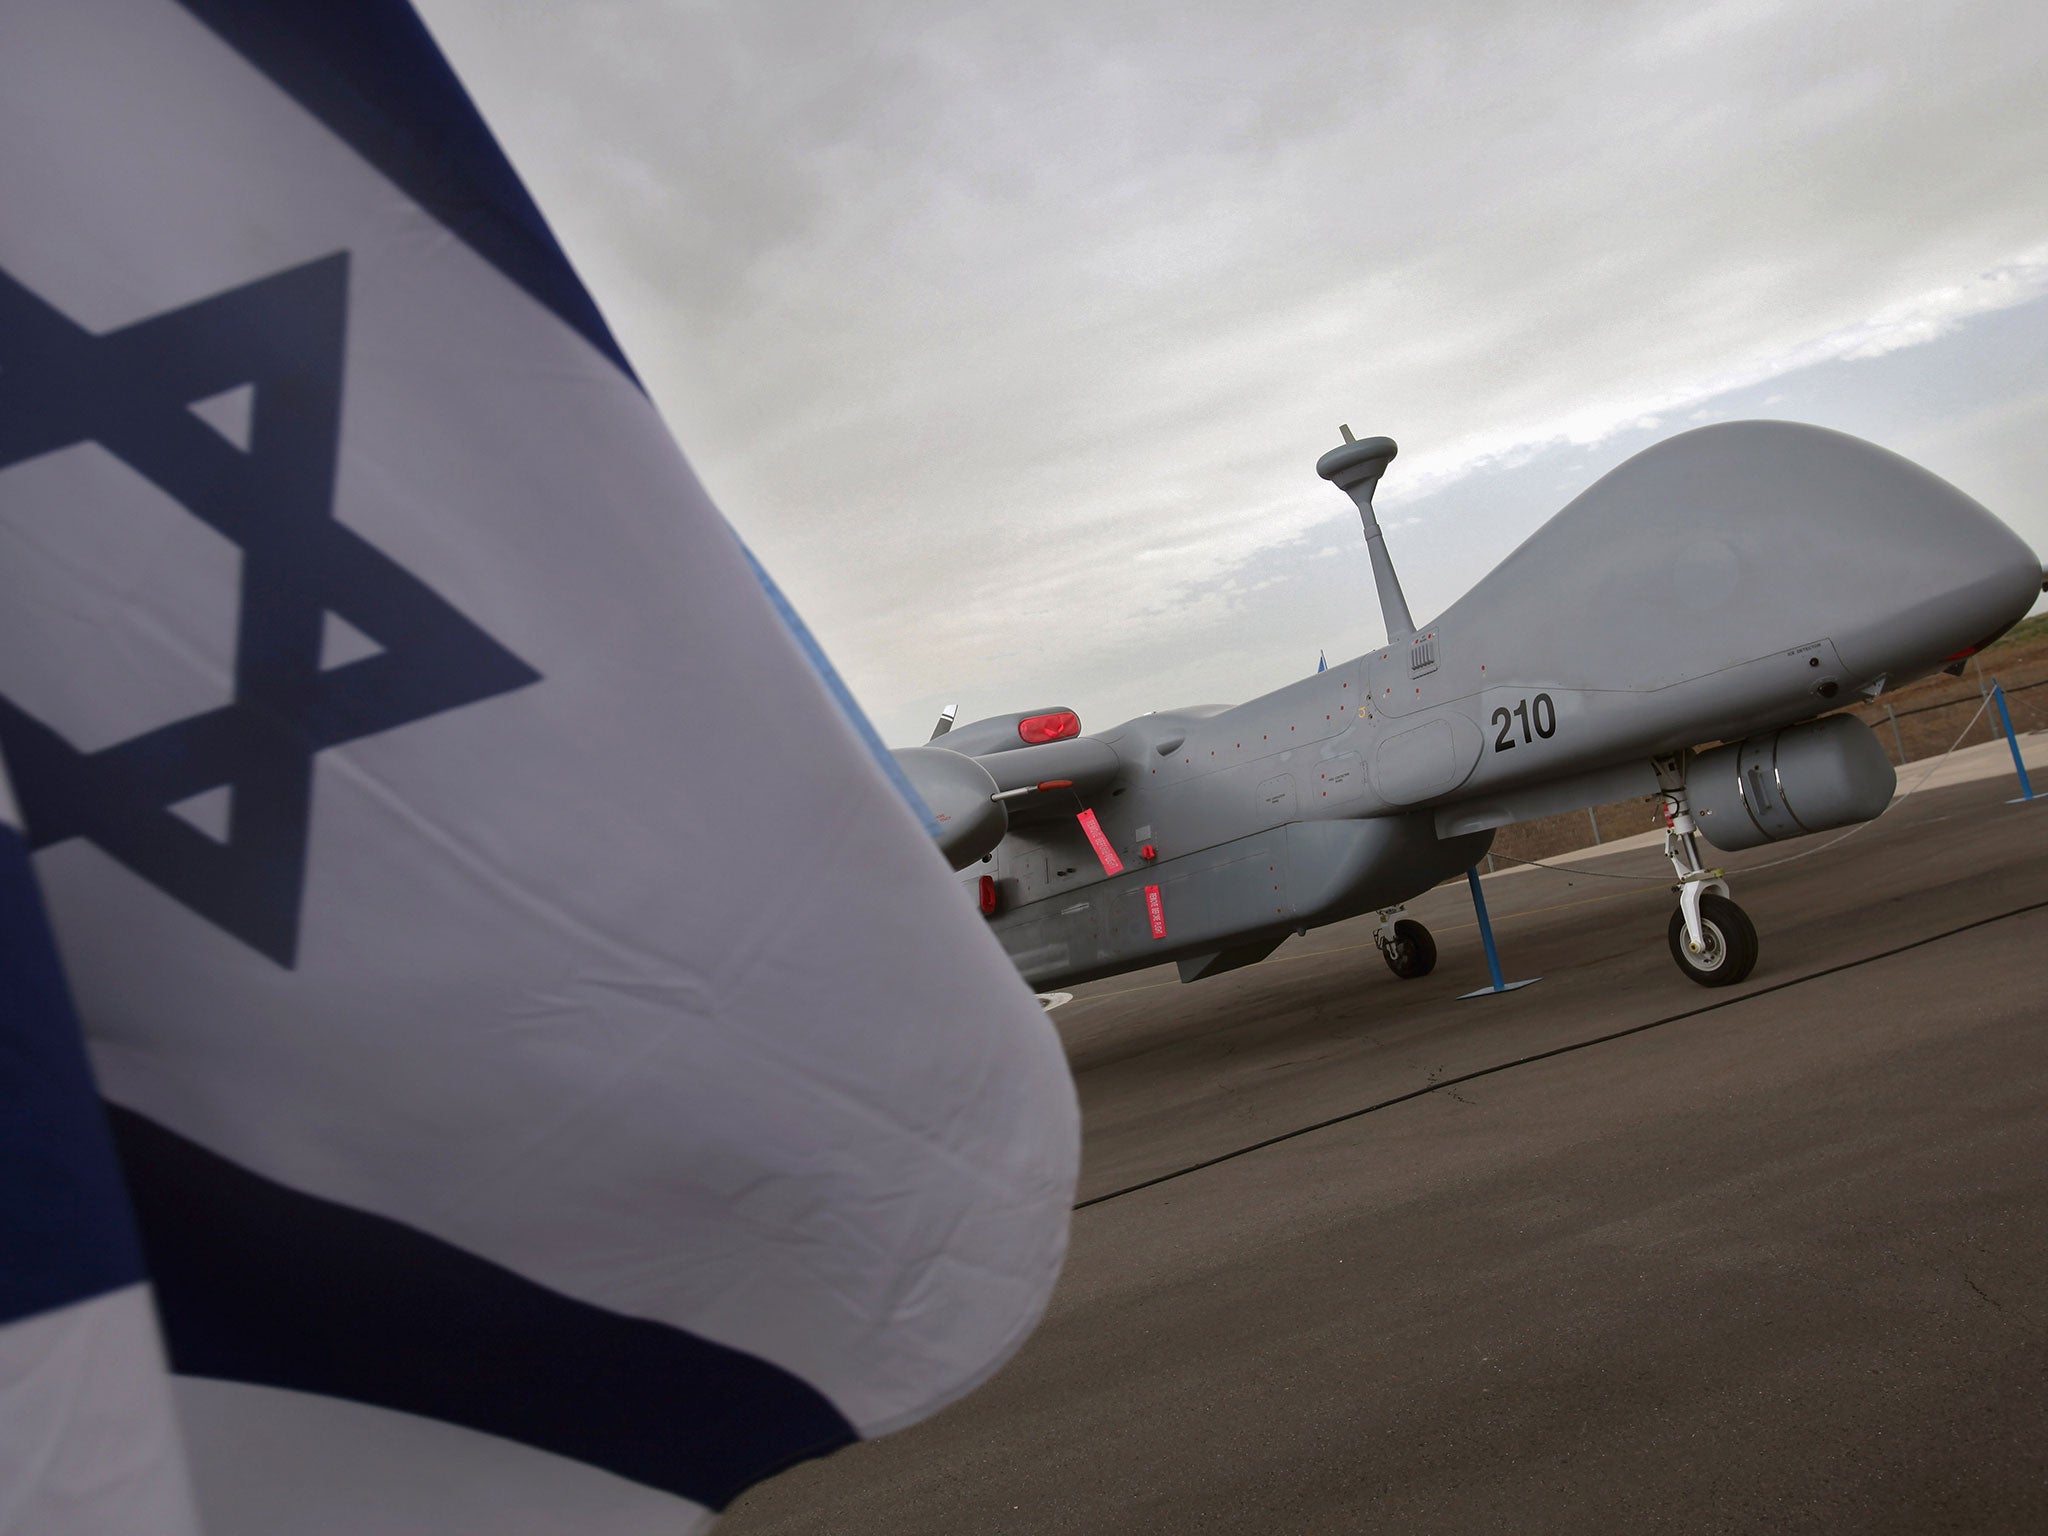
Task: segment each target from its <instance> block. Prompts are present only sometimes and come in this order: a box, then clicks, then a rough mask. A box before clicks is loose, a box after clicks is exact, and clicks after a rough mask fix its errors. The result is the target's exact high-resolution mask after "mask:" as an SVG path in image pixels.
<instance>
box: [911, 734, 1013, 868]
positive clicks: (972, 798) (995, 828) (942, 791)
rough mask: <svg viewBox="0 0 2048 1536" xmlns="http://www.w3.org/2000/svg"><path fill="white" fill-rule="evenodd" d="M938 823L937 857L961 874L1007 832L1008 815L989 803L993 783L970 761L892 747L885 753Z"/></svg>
mask: <svg viewBox="0 0 2048 1536" xmlns="http://www.w3.org/2000/svg"><path fill="white" fill-rule="evenodd" d="M889 755H890V756H891V757H893V758H895V759H896V762H897V765H898V766H899V767H901V768H902V770H903V774H904V777H905V778H907V779H909V780H910V787H911V788H912V789H915V790H916V791H917V793H918V797H919V798H920V799H922V800H923V801H924V803H925V808H926V809H927V810H929V811H930V812H931V813H932V817H933V819H934V820H936V821H937V822H938V824H939V831H938V843H939V852H940V853H941V854H942V855H944V856H945V860H946V862H947V863H948V864H950V865H952V866H953V868H955V869H965V868H966V867H967V866H968V865H970V864H972V863H973V862H974V861H975V860H976V859H978V858H980V857H981V856H982V855H983V854H985V853H991V852H993V851H994V850H995V846H996V844H998V843H1000V842H1001V841H1002V840H1003V838H1004V837H1005V836H1006V835H1007V834H1008V832H1009V830H1010V814H1009V812H1008V811H1006V810H1005V809H1004V808H1003V802H1002V801H1000V800H998V799H996V798H995V793H996V781H995V780H994V779H992V778H990V777H989V775H988V770H987V769H986V768H984V767H982V766H981V764H979V763H977V762H976V761H975V760H974V759H973V758H971V757H962V756H961V755H960V754H959V753H957V752H947V751H944V750H942V749H941V748H938V747H898V748H897V749H896V750H895V751H894V752H892V753H890V754H889Z"/></svg>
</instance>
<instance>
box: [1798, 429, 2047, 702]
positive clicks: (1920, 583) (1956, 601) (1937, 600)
mask: <svg viewBox="0 0 2048 1536" xmlns="http://www.w3.org/2000/svg"><path fill="white" fill-rule="evenodd" d="M1828 435H1829V436H1830V437H1831V438H1833V445H1830V446H1831V447H1834V445H1839V446H1838V447H1835V448H1834V455H1831V456H1838V458H1839V464H1838V473H1837V476H1836V477H1835V479H1834V481H1833V483H1831V485H1830V488H1829V490H1828V492H1827V493H1826V494H1825V495H1824V496H1819V497H1817V499H1816V501H1815V504H1814V508H1813V510H1814V511H1815V512H1816V513H1818V514H1820V515H1822V516H1823V517H1826V516H1833V517H1835V518H1838V519H1839V520H1840V522H1841V524H1842V526H1843V531H1844V535H1845V538H1844V547H1843V549H1842V551H1841V559H1842V562H1843V565H1844V567H1845V571H1844V574H1845V575H1847V576H1849V577H1850V578H1851V582H1852V583H1853V587H1854V589H1855V590H1854V591H1853V593H1852V592H1850V591H1838V592H1837V602H1836V608H1835V612H1834V614H1832V615H1831V616H1830V628H1831V630H1832V633H1833V638H1834V640H1835V644H1836V648H1837V649H1838V651H1839V652H1840V654H1841V656H1842V660H1843V662H1844V664H1845V665H1847V666H1848V667H1850V668H1851V669H1853V670H1855V671H1859V672H1864V673H1867V674H1869V675H1872V676H1875V675H1876V674H1878V673H1889V674H1891V675H1892V676H1894V677H1905V676H1912V675H1915V674H1917V673H1919V672H1922V671H1925V670H1927V669H1928V668H1930V667H1933V666H1936V665H1939V664H1940V663H1941V662H1943V661H1946V660H1948V659H1950V658H1951V657H1953V656H1955V655H1957V654H1958V653H1959V652H1965V651H1969V650H1974V649H1976V648H1977V647H1978V646H1981V645H1984V644H1987V643H1988V642H1990V641H1992V640H1994V639H1996V638H1997V637H1998V636H1999V635H2001V634H2003V633H2004V632H2005V631H2006V630H2007V629H2009V628H2011V627H2012V626H2013V625H2014V624H2016V623H2018V622H2019V621H2020V620H2021V619H2023V618H2024V617H2026V613H2027V610H2028V609H2029V608H2031V607H2033V605H2034V603H2035V601H2036V600H2037V599H2038V598H2039V597H2040V595H2041V591H2042V575H2043V572H2042V565H2041V559H2040V556H2038V555H2037V554H2035V552H2034V551H2033V550H2032V549H2030V548H2029V547H2028V546H2027V543H2026V541H2025V540H2023V539H2022V538H2020V536H2019V535H2018V534H2016V533H2014V532H2013V531H2012V530H2011V529H2010V528H2008V527H2007V526H2006V525H2005V524H2004V523H2002V522H2000V521H1999V520H1998V518H1997V517H1995V516H1993V515H1992V513H1991V512H1989V511H1988V510H1986V509H1985V508H1984V507H1983V506H1982V505H1980V504H1979V503H1978V502H1976V501H1974V500H1972V499H1971V498H1970V497H1969V496H1966V495H1965V494H1964V493H1963V492H1961V491H1959V490H1958V489H1956V487H1954V486H1953V485H1950V484H1949V483H1948V482H1947V481H1946V480H1943V479H1941V478H1940V477H1938V476H1936V475H1934V474H1931V473H1929V472H1928V471H1927V470H1924V469H1922V468H1920V466H1919V465H1917V464H1914V463H1911V462H1910V461H1908V460H1906V459H1902V458H1899V457H1898V456H1897V455H1895V454H1891V453H1887V452H1886V451H1885V450H1883V449H1881V448H1876V447H1873V446H1871V445H1870V444H1868V443H1863V442H1858V441H1857V440H1856V439H1854V438H1846V437H1838V436H1835V435H1834V434H1828ZM1831 585H1833V584H1831Z"/></svg>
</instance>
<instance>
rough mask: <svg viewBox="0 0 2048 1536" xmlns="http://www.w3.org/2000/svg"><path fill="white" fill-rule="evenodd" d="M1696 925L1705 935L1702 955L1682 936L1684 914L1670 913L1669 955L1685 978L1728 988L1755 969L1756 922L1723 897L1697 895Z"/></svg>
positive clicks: (1702, 984) (1704, 984) (1705, 985)
mask: <svg viewBox="0 0 2048 1536" xmlns="http://www.w3.org/2000/svg"><path fill="white" fill-rule="evenodd" d="M1700 928H1701V929H1702V931H1703V932H1704V933H1705V935H1706V939H1707V948H1706V952H1705V953H1704V954H1700V955H1696V954H1694V953H1693V952H1692V946H1691V945H1689V944H1688V943H1687V942H1686V938H1685V914H1684V913H1683V912H1673V913H1672V914H1671V929H1670V935H1671V958H1672V959H1674V960H1676V961H1677V962H1678V968H1679V969H1680V970H1681V971H1683V972H1685V974H1686V976H1687V978H1688V979H1690V980H1692V981H1696V982H1698V983H1699V984H1700V985H1701V986H1703V987H1732V986H1734V985H1735V984H1736V983H1737V982H1740V981H1745V980H1747V979H1748V977H1749V973H1750V972H1751V971H1753V970H1755V969H1756V949H1757V946H1756V925H1755V924H1753V923H1752V922H1750V920H1749V914H1748V913H1747V912H1745V911H1743V910H1742V908H1740V907H1738V906H1737V905H1735V903H1734V902H1732V901H1730V900H1729V899H1728V898H1727V897H1726V896H1714V895H1707V896H1702V897H1701V898H1700Z"/></svg>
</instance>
